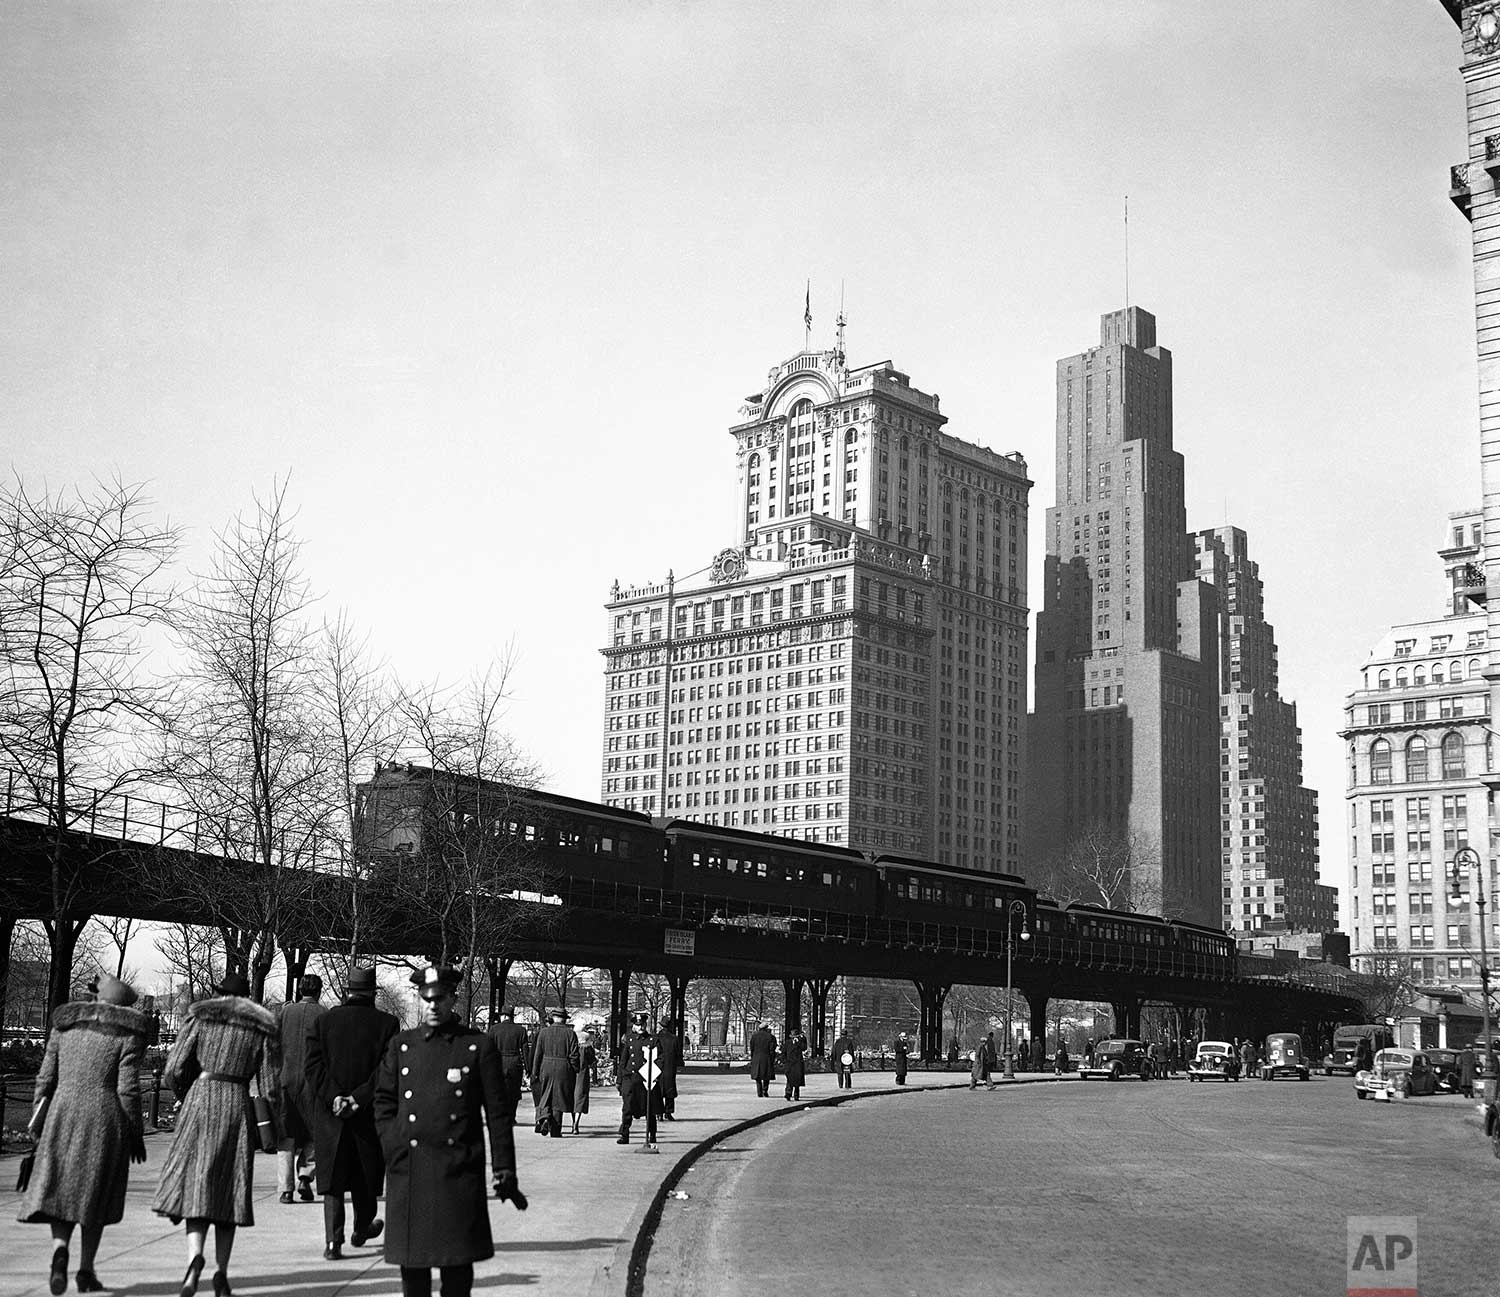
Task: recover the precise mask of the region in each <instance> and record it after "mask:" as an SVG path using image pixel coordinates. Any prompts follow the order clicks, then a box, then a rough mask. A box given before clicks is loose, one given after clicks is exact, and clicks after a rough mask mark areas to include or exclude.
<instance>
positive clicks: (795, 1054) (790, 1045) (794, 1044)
mask: <svg viewBox="0 0 1500 1297" xmlns="http://www.w3.org/2000/svg"><path fill="white" fill-rule="evenodd" d="M781 1056H782V1060H783V1062H784V1064H785V1066H784V1070H785V1072H786V1097H787V1098H788V1099H800V1098H801V1097H802V1087H803V1086H804V1085H806V1084H807V1037H806V1036H804V1035H803V1034H802V1030H801V1028H794V1029H793V1030H791V1031H789V1032H787V1036H786V1041H785V1042H784V1043H783V1044H782V1046H781Z"/></svg>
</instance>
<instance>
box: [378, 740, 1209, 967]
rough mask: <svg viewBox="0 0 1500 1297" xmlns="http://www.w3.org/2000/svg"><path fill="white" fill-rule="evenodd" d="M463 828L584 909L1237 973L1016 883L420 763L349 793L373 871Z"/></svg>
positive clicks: (1117, 918) (1154, 920) (1159, 926)
mask: <svg viewBox="0 0 1500 1297" xmlns="http://www.w3.org/2000/svg"><path fill="white" fill-rule="evenodd" d="M464 832H470V833H473V832H482V833H486V834H489V835H492V836H495V837H503V838H505V839H508V840H510V841H513V842H516V843H519V844H524V845H525V846H527V847H529V848H530V849H531V850H533V851H534V852H535V862H536V866H537V872H538V873H539V874H540V875H541V876H542V878H543V879H544V880H545V885H546V886H547V888H548V889H549V890H555V891H556V892H557V893H558V894H560V895H562V896H563V899H564V900H565V901H566V902H568V903H570V904H577V905H583V906H586V907H590V908H607V909H616V910H619V911H621V912H649V913H658V914H663V915H667V914H671V915H676V916H677V917H679V918H680V919H682V920H683V921H685V922H692V921H697V922H703V923H728V924H739V925H741V926H747V927H761V928H772V929H775V930H779V931H783V932H788V933H794V934H805V935H815V936H830V937H837V938H841V939H845V940H851V941H877V942H879V941H884V942H886V943H901V944H907V945H919V946H926V947H930V948H934V949H943V950H948V951H950V952H951V951H957V952H958V953H975V954H986V955H998V954H1003V952H1004V949H1005V945H1006V941H1007V929H1009V933H1008V935H1009V940H1010V941H1011V942H1012V943H1013V950H1014V952H1015V953H1017V954H1020V955H1023V956H1030V957H1036V958H1044V957H1051V958H1057V959H1067V960H1071V961H1075V962H1079V963H1082V964H1085V965H1088V966H1090V967H1093V968H1096V969H1105V970H1108V969H1111V968H1114V969H1118V970H1120V971H1137V972H1140V971H1145V972H1159V973H1174V974H1178V975H1182V976H1189V977H1199V978H1207V979H1211V980H1219V979H1225V978H1229V977H1232V976H1234V974H1235V970H1236V958H1235V945H1234V940H1233V938H1232V937H1230V936H1229V935H1228V934H1227V933H1225V932H1222V931H1220V930H1218V929H1214V928H1208V927H1204V926H1201V925H1199V924H1194V923H1185V922H1182V921H1179V920H1172V919H1163V918H1160V917H1157V916H1154V915H1148V914H1133V913H1125V912H1121V911H1115V910H1108V909H1103V908H1100V907H1098V906H1092V905H1086V904H1078V903H1074V904H1071V905H1064V904H1060V903H1059V902H1057V901H1055V900H1053V899H1051V898H1050V897H1047V896H1042V895H1039V894H1038V893H1037V891H1036V889H1035V888H1033V887H1031V886H1030V885H1028V884H1027V883H1026V881H1025V880H1024V879H1022V878H1020V877H1018V876H1017V875H1014V874H1002V873H989V872H985V871H980V870H971V869H961V868H958V867H956V866H951V865H942V864H936V863H934V862H931V861H924V860H914V859H910V858H907V857H903V856H896V855H867V854H865V853H863V852H860V851H855V850H853V849H851V848H849V847H840V846H835V845H832V844H827V843H817V842H804V841H802V840H800V839H796V838H784V837H777V836H775V835H772V834H765V833H755V832H751V831H750V830H747V829H739V828H728V827H724V826H720V825H715V824H706V823H701V822H699V821H696V820H680V819H653V818H652V817H651V816H648V815H645V814H642V813H641V812H638V811H627V810H622V809H619V808H617V807H611V806H601V805H597V804H595V803H592V802H585V801H581V800H579V799H576V798H571V797H563V796H560V795H558V794H556V793H549V792H543V791H539V790H533V789H520V788H515V787H512V786H510V785H505V784H498V783H492V782H488V781H479V780H474V779H471V778H466V777H463V776H456V775H450V774H447V773H444V772H441V771H433V770H431V769H428V768H426V767H421V766H411V765H405V764H393V765H387V766H384V767H377V769H376V771H375V774H374V775H373V776H372V777H371V778H370V779H369V780H368V781H367V782H365V783H363V784H361V785H360V786H359V788H358V790H357V800H356V813H355V847H356V850H357V851H358V852H359V853H360V854H361V855H362V856H363V857H364V858H365V859H367V860H369V861H371V862H372V864H373V865H374V866H375V867H376V868H377V869H378V867H379V864H380V862H381V861H382V860H384V859H389V858H390V857H391V856H393V855H395V854H400V853H408V854H420V853H421V852H422V850H423V847H424V844H427V845H429V846H431V845H434V844H437V843H440V842H441V841H443V840H444V838H445V837H447V838H451V837H452V835H453V834H455V833H464ZM1017 902H1019V908H1017V905H1016V903H1017ZM1022 930H1024V931H1026V933H1027V936H1028V940H1027V941H1026V942H1024V943H1020V942H1019V933H1020V932H1021V931H1022ZM1023 944H1024V949H1023Z"/></svg>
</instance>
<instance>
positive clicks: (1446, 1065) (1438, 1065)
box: [1426, 1049, 1459, 1094]
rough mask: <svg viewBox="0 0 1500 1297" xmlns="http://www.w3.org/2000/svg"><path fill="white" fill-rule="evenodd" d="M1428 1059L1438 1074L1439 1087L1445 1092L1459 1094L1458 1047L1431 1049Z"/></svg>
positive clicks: (1428, 1052)
mask: <svg viewBox="0 0 1500 1297" xmlns="http://www.w3.org/2000/svg"><path fill="white" fill-rule="evenodd" d="M1426 1053H1427V1061H1428V1062H1429V1063H1431V1064H1432V1070H1433V1072H1434V1073H1436V1075H1437V1087H1438V1089H1439V1090H1440V1091H1441V1092H1442V1093H1444V1094H1457V1093H1458V1090H1459V1082H1458V1075H1459V1060H1458V1050H1456V1049H1429V1050H1427V1051H1426Z"/></svg>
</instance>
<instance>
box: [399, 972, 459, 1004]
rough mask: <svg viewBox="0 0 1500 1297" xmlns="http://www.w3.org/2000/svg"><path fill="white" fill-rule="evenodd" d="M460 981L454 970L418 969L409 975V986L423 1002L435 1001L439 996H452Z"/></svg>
mask: <svg viewBox="0 0 1500 1297" xmlns="http://www.w3.org/2000/svg"><path fill="white" fill-rule="evenodd" d="M460 980H461V979H460V978H459V975H458V969H456V968H439V967H438V966H437V965H435V964H434V965H433V966H432V967H430V968H420V969H418V970H417V971H416V972H415V973H413V974H412V975H411V984H412V985H413V986H415V987H416V988H417V994H418V995H419V996H420V997H421V998H422V999H424V1000H435V999H437V997H438V996H440V995H453V994H454V993H455V992H456V991H457V990H458V983H459V981H460Z"/></svg>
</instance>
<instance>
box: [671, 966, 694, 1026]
mask: <svg viewBox="0 0 1500 1297" xmlns="http://www.w3.org/2000/svg"><path fill="white" fill-rule="evenodd" d="M690 981H692V978H691V977H690V976H689V975H688V974H687V973H668V974H667V993H668V995H667V1016H668V1017H670V1018H671V1019H672V1024H673V1028H674V1030H675V1031H676V1032H677V1038H678V1039H679V1040H681V1039H682V1033H683V1031H684V1030H685V1029H686V1027H687V989H688V983H689V982H690Z"/></svg>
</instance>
